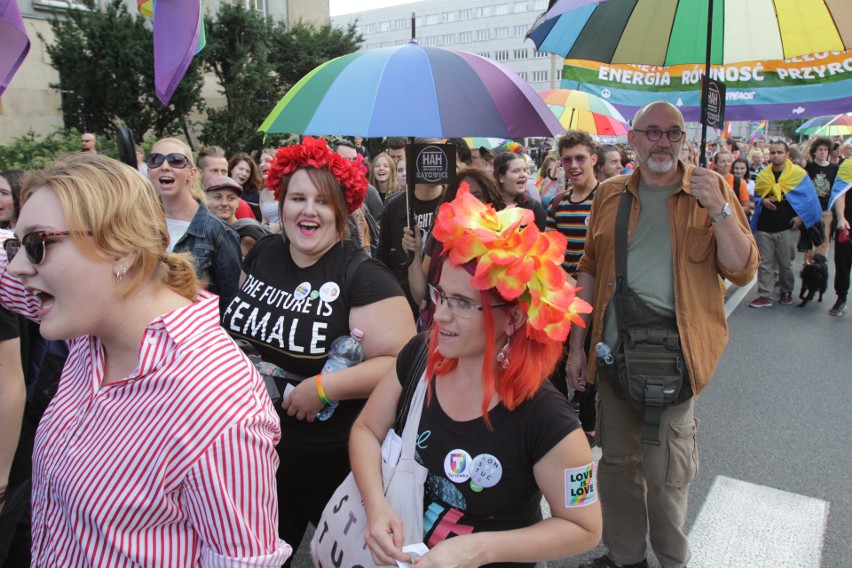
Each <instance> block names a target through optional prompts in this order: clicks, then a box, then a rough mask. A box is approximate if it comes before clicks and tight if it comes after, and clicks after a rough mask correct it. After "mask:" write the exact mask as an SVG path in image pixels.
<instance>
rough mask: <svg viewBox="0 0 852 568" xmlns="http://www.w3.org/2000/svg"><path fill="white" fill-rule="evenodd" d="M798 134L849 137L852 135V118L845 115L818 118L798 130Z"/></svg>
mask: <svg viewBox="0 0 852 568" xmlns="http://www.w3.org/2000/svg"><path fill="white" fill-rule="evenodd" d="M796 133H797V134H804V135H805V136H810V135H811V134H818V135H820V136H849V135H850V134H852V117H850V116H847V115H845V114H841V115H829V116H818V117H816V118H812V119H810V120H808V121H807V122H804V123H803V124H802V125H801V126H800V127H798V128H797V129H796Z"/></svg>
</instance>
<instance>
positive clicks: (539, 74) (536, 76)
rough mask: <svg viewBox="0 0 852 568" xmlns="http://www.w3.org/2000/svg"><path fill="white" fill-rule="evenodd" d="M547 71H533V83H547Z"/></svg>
mask: <svg viewBox="0 0 852 568" xmlns="http://www.w3.org/2000/svg"><path fill="white" fill-rule="evenodd" d="M547 75H548V73H547V71H533V72H532V82H533V83H541V82H544V81H547Z"/></svg>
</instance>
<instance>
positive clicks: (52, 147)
mask: <svg viewBox="0 0 852 568" xmlns="http://www.w3.org/2000/svg"><path fill="white" fill-rule="evenodd" d="M79 151H80V131H79V130H77V129H74V128H72V129H70V130H56V131H54V132H51V133H50V134H48V135H47V136H45V137H44V138H43V139H40V138H39V136H38V135H36V133H35V132H33V131H30V132H28V133H27V134H25V135H24V136H21V137H19V138H15V139H14V140H12V141H10V142H8V143H7V144H4V145H2V146H0V170H7V169H21V170H40V169H42V168H46V167H47V166H49V165H50V164H52V163H53V161H54V160H56V158H58V157H60V156H62V155H64V154H73V153H74V152H79ZM98 153H99V154H105V155H107V156H109V157H110V158H115V159H118V147H117V146H116V144H115V141H114V140H107V139H105V138H98Z"/></svg>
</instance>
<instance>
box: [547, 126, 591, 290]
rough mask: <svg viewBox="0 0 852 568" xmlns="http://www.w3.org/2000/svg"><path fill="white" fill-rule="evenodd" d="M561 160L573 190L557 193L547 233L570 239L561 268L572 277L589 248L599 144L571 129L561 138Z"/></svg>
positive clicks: (550, 211) (548, 221) (586, 135)
mask: <svg viewBox="0 0 852 568" xmlns="http://www.w3.org/2000/svg"><path fill="white" fill-rule="evenodd" d="M558 151H559V159H560V161H561V162H562V168H563V169H564V170H565V177H566V178H567V179H569V180H570V181H571V189H570V190H568V191H564V192H560V193H557V194H556V196H555V197H554V198H553V201H551V202H550V207H549V208H548V211H547V230H548V231H559V232H560V233H562V234H563V235H565V236H566V237H567V238H568V246H567V247H566V248H565V261H564V262H563V263H562V268H563V269H564V270H565V272H567V273H568V275H569V276H571V277H572V278H573V277H575V275H576V273H577V264H578V263H579V262H580V257H581V256H583V249H584V248H585V246H586V230H587V229H588V227H589V211H591V209H592V199H593V198H594V196H595V189H597V187H598V180H597V178H595V164H596V163H597V160H598V157H597V145H596V144H595V141H594V140H593V139H592V137H591V136H590V135H589V134H588V133H587V132H584V131H582V130H569V131H568V132H566V133H565V135H564V136H562V137H561V138H560V139H559V146H558Z"/></svg>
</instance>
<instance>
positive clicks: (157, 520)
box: [0, 154, 291, 567]
mask: <svg viewBox="0 0 852 568" xmlns="http://www.w3.org/2000/svg"><path fill="white" fill-rule="evenodd" d="M22 202H23V203H24V205H23V208H22V210H21V215H20V218H19V221H18V225H17V227H16V237H17V238H14V237H12V238H8V239H7V237H11V234H10V233H8V232H6V233H5V234H3V235H2V237H0V240H3V241H4V243H3V246H4V249H5V251H6V254H5V255H0V256H2V258H0V301H2V303H3V304H4V305H6V306H7V307H9V308H10V309H12V310H14V311H17V312H19V313H23V314H25V315H26V316H28V317H30V318H32V319H34V320H36V321H38V322H39V323H40V324H41V333H42V335H44V337H46V338H48V339H66V340H69V346H70V354H69V357H68V361H67V363H66V366H65V369H64V370H63V374H62V378H61V380H60V385H59V391H58V392H57V394H56V397H55V398H54V399H53V402H52V403H51V404H50V406H49V407H48V409H47V411H46V413H45V415H44V418H43V419H42V421H41V424H40V425H39V429H38V432H37V434H36V442H35V450H34V454H33V501H32V535H33V543H32V564H33V565H34V566H57V565H62V566H110V567H120V566H141V565H144V566H169V567H183V566H213V565H215V566H234V565H239V566H280V565H281V563H283V562H284V561H285V560H286V559H287V557H288V556H289V555H290V552H291V550H290V547H289V546H288V545H287V544H286V543H285V542H283V541H282V540H280V539H279V538H278V536H277V531H276V520H277V507H276V500H275V485H274V475H275V469H276V467H277V466H278V459H277V457H276V455H275V444H276V443H277V441H278V438H279V436H280V427H279V422H278V418H277V416H276V415H275V412H274V410H273V408H272V406H271V403H270V401H269V398H268V396H267V394H266V391H265V389H264V386H263V383H262V381H261V380H260V378H259V377H258V375H257V373H256V372H255V371H254V369H253V367H252V366H251V364H250V363H249V361H248V360H247V359H246V358H245V357H244V356H243V355H242V354H241V352H240V350H239V349H238V348H237V347H236V345H235V344H234V343H233V342H232V341H231V340H230V339H229V338H228V336H227V334H226V333H225V332H224V331H223V330H222V329H221V328H220V327H219V325H218V316H219V314H218V309H217V300H218V298H217V297H216V296H214V295H212V294H210V293H208V292H205V291H204V290H202V289H200V288H199V287H198V284H197V282H196V279H195V273H194V270H193V267H192V264H191V263H190V261H189V258H188V256H186V255H176V254H167V253H166V246H167V245H168V241H169V235H168V230H167V228H166V221H165V217H164V215H163V210H162V207H161V206H160V203H159V198H158V196H157V193H156V192H155V191H154V189H153V187H152V186H151V184H149V183H148V182H147V181H146V180H144V179H143V178H142V177H140V176H139V174H138V173H137V172H135V171H133V170H132V169H130V168H129V167H127V166H125V165H123V164H120V163H119V162H116V161H114V160H111V159H109V158H105V157H102V156H99V155H88V154H86V155H84V154H77V155H73V156H68V157H66V158H62V159H60V160H59V161H57V162H56V163H55V164H54V165H53V166H51V167H50V168H48V169H47V170H45V171H43V172H40V173H38V174H36V175H35V176H34V177H32V178H31V179H29V180H28V182H27V183H25V185H24V188H23V191H22Z"/></svg>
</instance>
